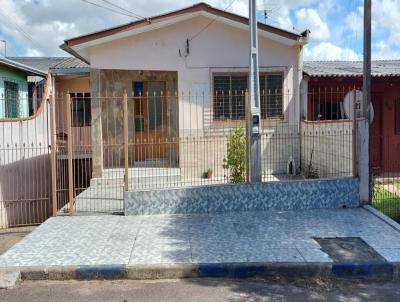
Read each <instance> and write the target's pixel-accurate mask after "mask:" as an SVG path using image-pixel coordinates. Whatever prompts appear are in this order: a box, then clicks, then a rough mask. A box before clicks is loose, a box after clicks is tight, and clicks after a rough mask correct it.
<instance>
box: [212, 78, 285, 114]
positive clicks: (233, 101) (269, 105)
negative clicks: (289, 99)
mask: <svg viewBox="0 0 400 302" xmlns="http://www.w3.org/2000/svg"><path fill="white" fill-rule="evenodd" d="M259 79H260V101H261V117H262V118H263V119H266V118H282V117H283V95H282V91H283V75H282V74H262V75H260V78H259ZM213 88H214V103H213V104H214V108H213V109H214V120H242V119H244V117H245V91H246V89H247V75H245V74H240V75H238V74H230V75H214V78H213Z"/></svg>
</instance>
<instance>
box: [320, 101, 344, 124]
mask: <svg viewBox="0 0 400 302" xmlns="http://www.w3.org/2000/svg"><path fill="white" fill-rule="evenodd" d="M313 110H314V112H313V117H314V120H317V121H325V120H340V119H344V118H345V113H344V106H343V102H331V101H318V102H314V109H313Z"/></svg>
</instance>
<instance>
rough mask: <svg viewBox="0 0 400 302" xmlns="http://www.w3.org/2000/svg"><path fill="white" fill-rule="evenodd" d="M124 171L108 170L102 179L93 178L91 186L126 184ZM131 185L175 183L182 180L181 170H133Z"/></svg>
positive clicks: (130, 176)
mask: <svg viewBox="0 0 400 302" xmlns="http://www.w3.org/2000/svg"><path fill="white" fill-rule="evenodd" d="M124 172H125V171H124V169H122V168H118V169H106V170H104V172H103V175H102V177H97V178H92V179H91V180H90V186H120V185H123V184H124ZM128 177H129V183H130V184H131V185H151V184H163V183H175V182H179V181H180V180H181V171H180V169H179V168H133V169H132V168H131V169H129V172H128Z"/></svg>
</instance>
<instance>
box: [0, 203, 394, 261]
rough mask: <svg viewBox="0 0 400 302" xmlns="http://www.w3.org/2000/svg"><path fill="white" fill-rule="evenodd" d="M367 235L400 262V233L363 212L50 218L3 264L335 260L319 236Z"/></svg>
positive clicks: (372, 243) (387, 255) (4, 258)
mask: <svg viewBox="0 0 400 302" xmlns="http://www.w3.org/2000/svg"><path fill="white" fill-rule="evenodd" d="M314 236H315V237H335V236H337V237H361V238H362V239H363V240H365V241H366V242H367V243H368V244H369V245H370V246H372V247H373V248H375V249H376V250H377V251H378V253H380V254H381V255H382V256H383V257H385V258H386V259H387V260H389V261H392V262H400V232H398V231H396V230H395V229H394V228H392V227H391V226H389V225H388V224H387V223H385V222H384V221H383V220H381V219H379V218H377V217H376V216H374V215H372V214H371V213H370V212H368V211H366V210H364V209H362V208H353V209H320V210H300V211H266V212H242V213H225V214H195V215H153V216H126V217H125V216H110V215H102V216H75V217H56V218H50V219H48V220H47V221H46V222H45V223H43V224H42V225H41V226H39V227H38V228H36V229H35V231H34V232H32V233H31V234H30V235H28V236H27V237H26V238H25V239H23V240H22V241H20V242H19V243H18V244H17V245H15V246H14V247H13V248H11V249H10V250H8V251H7V252H6V253H4V254H3V255H2V256H0V265H1V266H51V265H96V264H132V265H133V264H138V263H140V264H154V263H222V262H277V261H282V262H331V260H330V259H329V257H328V256H327V255H326V254H325V253H323V252H322V251H321V250H320V247H319V245H318V243H317V242H316V241H314V240H313V239H312V237H314Z"/></svg>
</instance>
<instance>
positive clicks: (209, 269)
mask: <svg viewBox="0 0 400 302" xmlns="http://www.w3.org/2000/svg"><path fill="white" fill-rule="evenodd" d="M198 270H199V276H200V277H209V278H216V277H220V278H221V277H228V276H229V269H228V266H227V265H224V264H218V263H204V264H199V268H198Z"/></svg>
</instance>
